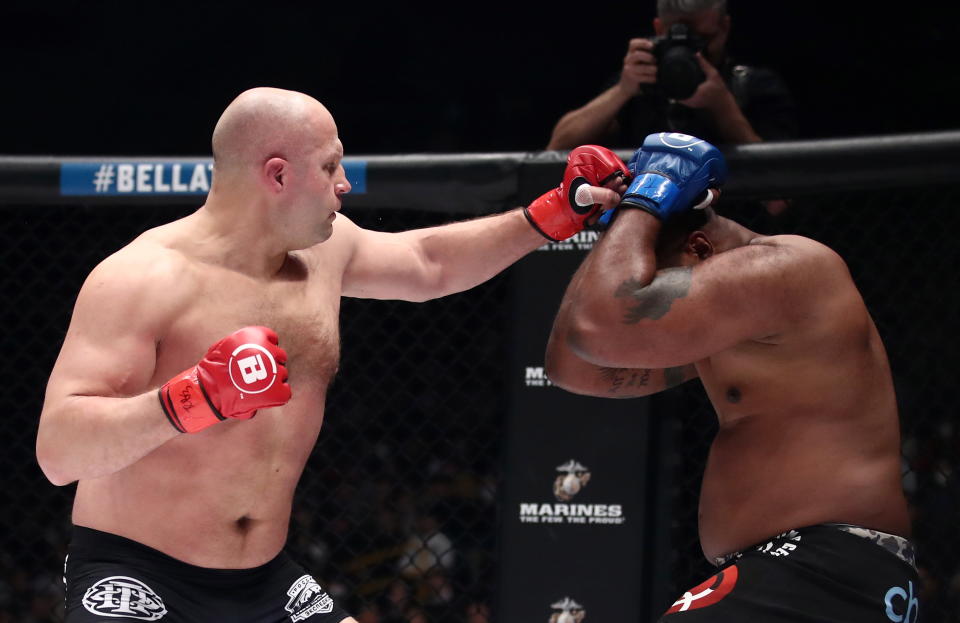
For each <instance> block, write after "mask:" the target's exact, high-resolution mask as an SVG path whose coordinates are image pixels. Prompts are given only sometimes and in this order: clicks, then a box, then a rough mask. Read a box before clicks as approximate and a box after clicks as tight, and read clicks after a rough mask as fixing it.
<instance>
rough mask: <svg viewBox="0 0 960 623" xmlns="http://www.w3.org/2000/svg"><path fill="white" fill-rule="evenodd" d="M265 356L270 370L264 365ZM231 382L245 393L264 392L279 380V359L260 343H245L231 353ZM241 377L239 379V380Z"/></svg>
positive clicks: (229, 367)
mask: <svg viewBox="0 0 960 623" xmlns="http://www.w3.org/2000/svg"><path fill="white" fill-rule="evenodd" d="M264 357H266V360H267V362H269V366H270V368H269V370H268V369H267V366H265V365H264ZM227 366H228V370H229V371H230V382H231V383H233V386H234V387H236V388H237V389H238V390H240V398H241V399H242V398H243V394H245V393H246V394H262V393H263V392H265V391H267V390H268V389H270V388H271V387H272V386H273V383H274V381H276V380H277V361H276V360H275V359H274V358H273V355H271V354H270V351H268V350H267V349H266V348H264V347H263V346H260V345H259V344H243V345H241V346H238V347H237V348H236V349H235V350H234V351H233V352H232V353H230V361H229V362H228V363H227ZM238 379H239V381H238Z"/></svg>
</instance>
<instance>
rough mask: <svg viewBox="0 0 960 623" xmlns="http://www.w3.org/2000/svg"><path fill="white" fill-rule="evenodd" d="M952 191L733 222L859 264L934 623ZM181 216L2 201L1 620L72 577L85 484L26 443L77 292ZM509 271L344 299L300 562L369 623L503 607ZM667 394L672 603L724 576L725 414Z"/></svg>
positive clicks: (304, 492) (302, 510)
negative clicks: (452, 284)
mask: <svg viewBox="0 0 960 623" xmlns="http://www.w3.org/2000/svg"><path fill="white" fill-rule="evenodd" d="M951 190H954V189H951V188H938V189H936V190H935V191H929V192H923V193H921V192H919V191H917V190H910V191H885V192H882V193H879V192H878V193H866V192H858V193H843V194H836V195H831V196H829V197H827V196H818V197H808V198H804V199H798V200H795V201H794V203H793V205H792V207H791V208H790V209H789V210H788V212H786V213H785V214H784V215H782V216H781V217H779V218H777V219H772V218H769V217H766V216H765V215H764V213H763V212H762V211H759V210H753V211H750V210H744V211H743V214H741V215H740V216H743V217H744V219H745V220H746V221H747V224H748V225H749V226H752V227H753V228H754V229H756V230H757V231H761V232H763V233H778V232H780V231H783V232H792V233H800V234H805V235H809V236H810V237H812V238H815V239H817V240H820V241H823V242H825V243H826V244H828V245H830V246H832V247H833V248H834V249H836V250H837V251H838V252H839V253H840V254H841V255H842V256H843V257H844V258H845V259H846V260H847V262H848V263H849V265H850V268H851V271H852V273H853V276H854V279H855V280H856V282H857V284H858V285H859V286H860V288H861V289H862V291H863V295H864V298H865V300H866V302H867V304H868V305H869V307H870V308H871V311H872V313H873V316H874V319H875V320H876V323H877V326H878V329H879V330H880V333H881V335H882V336H883V338H884V339H885V341H886V345H887V348H888V351H889V354H890V358H891V364H892V368H893V372H894V375H895V381H896V386H897V390H898V397H899V403H900V405H901V415H902V419H903V441H904V484H905V487H906V489H907V492H908V495H909V499H910V502H911V507H912V510H913V517H914V529H915V537H916V541H917V543H918V545H919V549H920V562H921V565H922V568H923V574H924V578H925V580H926V581H925V585H924V586H925V588H924V590H925V597H924V609H925V612H924V620H925V621H928V622H938V621H943V622H946V623H957V622H958V621H960V616H958V614H957V613H958V611H960V606H958V604H957V574H958V572H960V569H958V560H960V533H958V532H957V530H956V528H957V526H958V521H957V520H958V517H960V513H958V500H960V483H958V476H957V463H958V459H960V430H958V426H957V394H956V393H955V392H954V391H953V384H952V382H951V381H952V378H951V373H952V372H953V369H954V367H955V366H954V364H953V358H952V355H953V354H954V353H955V352H957V348H956V346H957V338H956V335H957V332H958V329H960V327H958V324H960V320H958V313H957V312H958V309H960V306H958V300H957V297H958V293H957V279H956V277H955V276H954V272H953V270H954V269H955V267H956V266H957V265H958V259H960V258H958V251H957V249H956V245H955V244H954V243H953V242H952V237H953V236H954V235H955V234H954V232H955V231H957V227H956V225H957V224H958V222H957V221H958V217H957V212H956V210H955V208H954V206H953V205H952V200H951V198H952V197H953V194H952V193H951ZM187 211H188V210H187V209H181V208H174V209H171V208H159V207H137V208H130V207H123V208H121V207H85V206H70V207H43V208H38V207H36V206H34V207H28V206H24V207H21V208H4V209H2V214H3V223H4V227H3V241H4V244H3V246H2V251H0V253H2V257H3V261H4V264H3V266H4V267H5V268H6V270H5V271H4V274H3V275H0V279H2V283H3V293H4V297H5V299H6V305H5V306H4V312H3V313H4V318H3V319H4V324H5V327H6V337H5V338H4V344H6V345H7V347H6V348H5V357H4V359H3V376H4V379H5V380H6V383H5V392H4V397H3V412H4V417H3V418H2V419H0V434H2V439H3V449H4V451H3V453H2V454H0V461H2V469H3V473H4V474H5V476H6V478H7V485H6V486H5V487H3V489H2V492H0V495H2V496H3V503H4V508H5V509H6V511H7V512H6V513H4V514H3V516H2V518H0V525H2V528H3V529H2V537H0V538H2V539H3V542H2V548H0V623H3V622H6V621H15V622H17V623H23V622H36V623H39V622H47V621H61V620H62V616H63V615H62V601H63V588H62V586H63V585H62V583H61V579H60V569H62V564H63V556H64V553H65V548H66V544H67V540H68V538H69V515H70V504H71V501H72V487H63V488H56V487H53V486H52V485H50V484H49V483H48V482H47V481H46V480H45V479H44V478H43V476H42V474H41V473H40V471H39V468H38V467H37V464H36V459H35V457H34V443H35V438H36V426H37V417H38V415H39V411H40V407H41V404H42V398H43V387H44V386H45V383H46V378H47V375H48V374H49V371H50V369H51V367H52V365H53V362H54V359H55V357H56V355H57V352H58V350H59V346H60V344H61V342H62V339H63V334H64V331H65V329H66V326H67V324H68V322H69V315H70V311H71V308H72V305H73V302H74V298H75V296H76V292H77V290H78V289H79V287H80V285H81V283H82V280H83V278H84V276H85V275H86V274H87V273H88V272H89V270H90V269H91V268H93V266H94V265H95V264H96V263H97V262H98V261H99V260H100V259H102V258H103V257H104V256H105V255H107V254H108V253H110V252H112V251H114V250H116V249H117V248H119V247H120V246H122V245H123V244H125V243H126V242H128V241H129V240H130V239H132V238H133V237H134V236H136V235H137V234H138V233H139V232H140V231H142V230H143V229H145V228H147V227H150V226H153V225H156V224H159V223H162V222H166V221H168V220H171V219H173V218H176V217H178V216H181V215H183V214H185V213H186V212H187ZM351 217H352V218H354V220H356V221H357V222H358V223H359V224H361V225H362V226H365V227H368V228H372V229H379V230H386V231H391V230H399V229H407V228H411V227H418V226H425V225H430V224H434V223H439V222H443V221H447V220H450V219H451V218H455V217H454V216H452V215H440V214H426V213H420V212H411V211H395V210H386V209H384V210H362V211H355V212H354V213H352V214H351ZM462 217H463V215H459V216H457V217H456V218H462ZM507 279H508V277H505V276H501V277H497V278H495V279H493V280H491V281H490V282H488V283H487V284H484V285H482V286H480V287H478V288H476V289H474V290H471V291H469V292H466V293H462V294H458V295H454V296H451V297H447V298H445V299H441V300H438V301H431V302H427V303H420V304H412V303H402V302H381V301H357V300H351V299H345V300H344V303H343V308H342V314H341V333H342V344H343V348H342V361H341V365H340V371H339V373H338V375H337V378H336V380H335V381H334V383H333V385H332V387H331V391H330V396H329V399H328V408H327V416H326V421H325V423H324V428H323V431H322V432H321V434H320V440H319V442H318V444H317V446H316V449H315V451H314V453H313V455H312V456H311V458H310V460H309V463H308V465H307V468H306V471H305V473H304V476H303V479H302V481H301V483H300V486H299V489H298V493H297V497H296V499H295V503H294V514H293V518H292V522H291V531H290V550H291V552H292V554H293V555H294V557H295V558H297V559H298V560H299V561H300V562H302V563H303V564H304V566H306V567H307V569H308V570H310V571H311V572H312V573H313V574H314V575H315V577H316V578H317V579H318V580H319V581H320V582H321V584H323V585H324V586H325V587H326V588H328V590H330V591H331V592H332V593H333V594H334V595H335V596H337V597H340V598H341V599H342V600H344V601H345V605H346V606H347V607H348V608H349V609H350V610H351V611H352V613H354V615H355V616H357V617H358V618H360V619H361V621H367V620H370V621H380V622H384V623H385V622H407V621H409V622H413V621H418V622H423V621H428V622H430V623H454V622H456V623H459V622H465V621H468V620H469V621H470V622H471V623H473V622H474V621H481V620H484V619H481V618H475V619H468V613H470V612H480V613H483V612H486V611H487V610H488V609H489V608H491V607H492V606H493V605H494V604H492V603H491V600H492V595H493V593H494V589H495V582H496V564H495V558H494V557H495V555H496V536H497V533H496V525H497V516H498V515H497V505H496V499H497V483H498V481H499V478H500V476H501V474H499V473H498V469H499V465H500V454H501V444H502V440H503V434H502V431H503V430H504V422H503V414H504V413H505V412H506V410H507V409H506V407H505V401H506V396H507V394H508V391H507V387H508V374H507V372H506V371H505V370H504V369H503V368H504V365H503V362H504V361H506V360H508V356H507V352H508V348H509V345H508V344H506V343H505V341H506V339H507V337H506V336H508V335H509V333H510V332H509V330H508V328H509V323H510V321H511V319H510V317H509V310H508V308H507V305H506V304H505V300H506V299H507V298H508V294H509V293H508V290H509V285H508V281H507ZM103 304H104V305H108V304H109V301H104V302H103ZM672 391H676V392H678V395H680V396H681V398H682V399H683V400H684V401H686V404H687V405H689V409H688V412H689V415H688V416H687V417H684V418H683V419H682V420H678V421H677V424H676V435H677V442H676V443H675V444H674V445H675V447H677V448H680V447H682V448H683V449H684V451H683V456H682V460H677V461H674V462H673V463H672V464H673V465H675V466H676V467H675V470H676V473H675V474H674V487H673V489H672V490H673V492H674V498H673V504H672V509H671V510H672V513H673V520H672V528H671V531H672V535H671V536H672V543H673V552H674V554H673V556H672V560H671V563H670V574H671V578H672V581H673V582H674V587H673V588H674V589H675V590H673V591H671V592H672V593H674V594H679V592H682V591H683V590H685V589H687V588H689V587H690V586H693V585H694V584H696V583H699V582H700V581H702V580H703V579H704V578H705V577H706V576H707V575H708V574H709V573H710V568H709V567H708V566H707V564H706V562H705V561H704V559H703V556H702V554H701V552H700V549H699V545H698V542H697V536H696V509H697V495H698V490H699V483H700V478H701V475H702V470H703V465H704V459H705V456H706V450H707V446H708V443H709V440H710V438H711V436H712V434H713V432H714V430H715V426H716V423H715V418H714V417H713V415H712V412H711V411H710V408H709V404H708V403H707V402H706V399H705V396H704V394H703V391H702V388H701V387H700V386H699V384H698V383H696V382H694V383H688V384H687V385H686V386H683V387H682V388H678V389H677V390H672ZM951 582H952V583H953V584H951ZM951 600H952V601H951ZM374 611H375V612H376V613H377V615H376V616H374V615H373V614H372V613H373V612H374ZM418 613H419V614H420V616H421V617H422V618H416V615H417V614H418ZM489 620H491V621H492V620H495V617H494V618H493V619H489ZM504 623H509V622H504Z"/></svg>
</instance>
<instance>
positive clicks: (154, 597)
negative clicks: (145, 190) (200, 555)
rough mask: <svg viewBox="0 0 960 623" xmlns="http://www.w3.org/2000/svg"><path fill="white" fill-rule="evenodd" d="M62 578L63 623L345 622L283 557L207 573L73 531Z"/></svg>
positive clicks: (132, 545)
mask: <svg viewBox="0 0 960 623" xmlns="http://www.w3.org/2000/svg"><path fill="white" fill-rule="evenodd" d="M63 579H64V582H65V583H66V585H67V604H66V612H67V616H66V621H67V623H90V622H93V621H98V622H112V623H121V622H126V621H130V622H132V621H161V622H162V623H247V622H249V623H280V622H281V621H282V622H284V623H292V622H297V621H306V623H340V621H342V620H343V619H345V618H346V617H348V616H350V615H348V614H347V613H346V612H344V611H343V610H341V609H340V608H339V607H338V606H337V605H336V604H335V603H334V601H333V599H332V598H331V597H330V596H329V595H328V594H327V593H326V591H324V590H323V588H321V587H320V585H319V584H318V583H317V582H316V580H314V579H313V578H312V577H311V576H310V574H309V573H307V572H306V571H305V570H304V569H303V567H301V566H299V565H298V564H296V563H295V562H293V560H292V559H291V558H290V557H289V556H288V555H287V554H286V553H285V552H281V553H280V554H279V555H278V556H277V557H276V558H274V559H273V560H271V561H270V562H268V563H267V564H265V565H263V566H260V567H255V568H252V569H207V568H204V567H195V566H193V565H188V564H186V563H184V562H180V561H179V560H176V559H175V558H171V557H170V556H167V555H166V554H163V553H162V552H159V551H157V550H155V549H152V548H150V547H147V546H146V545H143V544H141V543H137V542H136V541H131V540H130V539H125V538H123V537H120V536H117V535H115V534H109V533H106V532H100V531H98V530H91V529H89V528H82V527H79V526H74V528H73V538H72V539H71V543H70V547H69V548H68V550H67V561H66V564H65V568H64V578H63Z"/></svg>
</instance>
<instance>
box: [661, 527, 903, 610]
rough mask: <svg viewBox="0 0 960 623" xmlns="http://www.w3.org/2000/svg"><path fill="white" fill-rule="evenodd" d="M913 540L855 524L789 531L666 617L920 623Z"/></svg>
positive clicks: (726, 569) (736, 560)
mask: <svg viewBox="0 0 960 623" xmlns="http://www.w3.org/2000/svg"><path fill="white" fill-rule="evenodd" d="M919 593H920V582H919V579H918V576H917V571H916V568H915V566H914V565H913V552H912V546H911V545H910V543H909V542H908V541H906V540H905V539H902V538H900V537H894V536H891V535H886V534H884V533H877V532H875V531H871V530H865V529H863V528H856V527H854V526H846V525H843V526H836V525H822V526H813V527H809V528H801V529H797V530H791V531H790V532H788V533H786V534H783V535H780V536H778V537H776V538H774V539H771V540H770V541H769V542H766V543H762V544H760V545H758V546H755V547H753V548H750V549H748V550H745V551H744V552H743V553H740V554H736V555H735V556H734V557H732V560H729V561H728V562H727V563H726V564H725V565H724V566H723V568H722V569H721V570H720V572H719V573H717V575H715V576H713V577H712V578H710V579H709V580H707V581H706V582H704V583H703V584H701V585H699V586H697V587H695V588H692V589H690V590H689V591H687V592H685V593H684V594H683V595H681V596H680V598H679V599H677V601H676V602H674V604H673V605H672V606H671V607H670V608H669V609H668V610H667V612H666V613H665V614H664V615H663V616H662V617H661V618H660V622H661V623H732V622H737V623H739V622H745V623H782V622H787V621H789V622H791V623H794V622H796V623H860V622H864V623H867V622H871V623H917V621H918V620H919V616H920V601H919Z"/></svg>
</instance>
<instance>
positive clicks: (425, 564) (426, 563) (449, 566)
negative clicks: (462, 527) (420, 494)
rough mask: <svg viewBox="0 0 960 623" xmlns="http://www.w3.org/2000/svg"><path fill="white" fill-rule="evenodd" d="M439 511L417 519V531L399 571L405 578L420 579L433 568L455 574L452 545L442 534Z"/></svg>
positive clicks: (403, 557) (410, 537)
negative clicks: (453, 571)
mask: <svg viewBox="0 0 960 623" xmlns="http://www.w3.org/2000/svg"><path fill="white" fill-rule="evenodd" d="M438 514H439V509H431V510H429V511H427V512H422V513H421V514H420V515H419V516H418V517H417V519H416V521H415V524H414V531H413V534H411V535H410V536H409V537H408V538H407V540H406V544H405V545H404V550H403V554H402V555H401V556H400V560H399V561H398V563H397V570H398V571H399V572H400V574H401V575H403V577H405V578H410V579H421V578H424V577H426V575H427V573H428V572H429V571H430V569H432V568H433V567H440V568H441V569H444V570H446V571H452V570H453V568H454V565H455V564H456V561H457V555H456V552H455V551H454V548H453V542H452V541H451V540H450V538H449V537H448V536H447V535H445V534H444V533H442V532H440V522H439V519H440V518H439V517H438Z"/></svg>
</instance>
